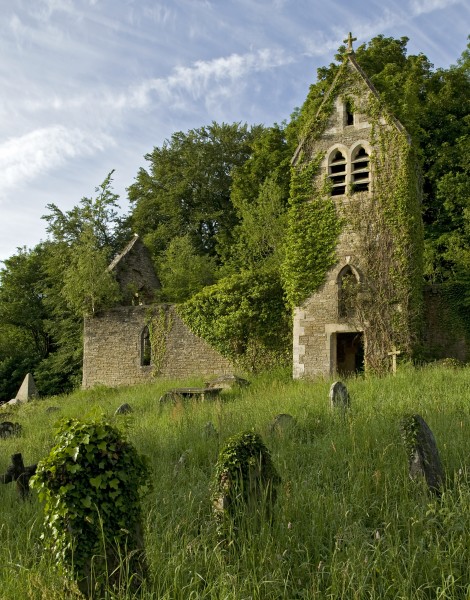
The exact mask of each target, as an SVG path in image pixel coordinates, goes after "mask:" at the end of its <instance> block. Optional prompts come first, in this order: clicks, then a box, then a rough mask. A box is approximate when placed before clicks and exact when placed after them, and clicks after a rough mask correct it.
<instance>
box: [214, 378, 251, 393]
mask: <svg viewBox="0 0 470 600" xmlns="http://www.w3.org/2000/svg"><path fill="white" fill-rule="evenodd" d="M247 385H250V382H249V381H248V380H247V379H243V378H242V377H238V375H221V376H220V377H217V379H214V380H213V381H209V382H207V383H206V384H205V386H206V387H207V388H221V389H223V390H231V389H233V388H235V387H246V386H247Z"/></svg>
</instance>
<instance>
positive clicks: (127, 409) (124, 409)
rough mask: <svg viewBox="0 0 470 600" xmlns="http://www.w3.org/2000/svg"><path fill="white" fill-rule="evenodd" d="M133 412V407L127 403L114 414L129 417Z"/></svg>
mask: <svg viewBox="0 0 470 600" xmlns="http://www.w3.org/2000/svg"><path fill="white" fill-rule="evenodd" d="M131 412H134V411H133V410H132V406H131V405H130V404H128V403H127V402H125V403H124V404H121V406H118V407H117V408H116V411H115V413H114V414H115V415H128V414H130V413H131Z"/></svg>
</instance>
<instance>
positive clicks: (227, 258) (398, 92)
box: [0, 36, 470, 399]
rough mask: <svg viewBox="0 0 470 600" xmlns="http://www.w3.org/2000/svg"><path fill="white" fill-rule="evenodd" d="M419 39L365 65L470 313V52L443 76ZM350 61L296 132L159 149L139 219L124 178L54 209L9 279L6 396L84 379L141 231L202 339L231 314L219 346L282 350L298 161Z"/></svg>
mask: <svg viewBox="0 0 470 600" xmlns="http://www.w3.org/2000/svg"><path fill="white" fill-rule="evenodd" d="M407 43H408V39H407V38H405V37H403V38H400V39H394V38H391V37H385V36H377V37H375V38H373V39H372V40H371V41H370V42H369V43H367V44H363V45H361V46H359V47H358V48H357V50H356V59H357V61H358V63H359V64H360V65H361V67H362V68H363V69H364V71H365V73H366V74H367V76H368V77H369V79H370V80H371V82H372V83H373V84H374V86H375V87H376V88H377V90H378V91H379V94H380V95H381V96H382V98H383V100H384V102H385V104H386V105H387V106H388V107H389V108H390V110H391V112H392V113H393V114H394V115H395V116H396V117H397V118H398V119H399V120H400V121H401V122H402V123H403V125H404V126H405V127H406V129H407V131H408V132H409V133H410V134H411V136H412V139H413V141H414V144H415V146H416V149H417V154H418V156H419V160H420V161H421V166H422V182H423V189H424V203H423V219H424V225H425V268H424V277H425V279H426V280H427V281H429V282H437V283H444V284H445V285H446V286H447V287H448V289H449V290H450V292H451V293H452V294H451V295H452V298H453V301H454V302H455V305H456V307H457V308H458V310H460V311H461V312H462V314H464V316H465V315H467V316H468V315H470V252H469V250H468V248H469V242H470V185H469V163H470V161H469V159H470V151H469V140H470V116H469V115H470V110H469V108H470V50H469V48H470V47H469V48H467V49H466V50H465V51H464V52H463V54H462V56H461V57H460V59H459V60H458V61H457V62H456V64H455V65H453V66H451V67H450V68H448V69H435V68H434V67H433V65H432V64H431V63H430V62H429V60H428V59H427V58H426V56H424V55H423V54H417V55H409V54H408V53H407ZM344 52H345V48H344V47H340V48H339V50H338V54H337V55H336V57H335V62H333V63H331V64H330V65H329V66H326V67H322V68H320V69H318V73H317V74H318V77H317V81H316V83H314V84H313V85H312V86H311V87H310V90H309V94H308V97H307V99H306V101H305V103H304V104H303V106H302V107H301V108H297V109H295V110H294V111H293V114H292V117H291V120H290V122H289V123H287V124H286V123H284V124H282V125H276V124H275V125H273V126H262V125H254V126H251V127H249V126H248V125H246V124H244V125H242V124H240V123H233V124H225V123H222V124H217V123H215V122H213V123H212V124H210V125H208V126H204V127H200V128H198V129H192V130H190V131H188V132H187V133H184V132H177V133H175V134H173V135H172V136H171V138H170V139H169V140H166V141H165V142H164V143H163V144H162V146H161V147H155V148H154V149H153V151H152V152H150V153H149V154H147V155H146V156H145V159H146V161H147V169H144V168H142V169H140V171H139V172H138V173H137V176H136V179H135V182H134V183H133V184H132V185H130V187H129V189H128V194H129V200H130V203H131V212H130V215H129V216H128V218H127V220H123V219H121V218H119V217H118V198H117V196H116V195H115V194H114V193H113V191H112V173H110V174H109V175H108V177H107V178H106V179H105V181H104V182H103V183H102V184H101V186H99V187H98V188H97V189H96V192H97V193H96V196H95V197H93V198H83V199H82V200H81V201H80V203H79V204H78V205H77V206H75V207H74V208H73V209H72V210H70V211H68V212H62V211H61V210H60V209H59V208H58V207H57V206H56V205H55V204H49V205H48V206H47V210H48V213H47V215H46V216H45V217H44V218H45V219H46V220H47V222H48V233H49V236H50V239H49V241H47V242H44V243H42V244H40V245H39V246H37V247H36V248H34V249H32V250H27V249H21V250H18V252H17V254H15V255H14V256H12V257H10V258H9V259H7V260H6V261H5V262H4V266H3V269H2V270H1V272H0V334H1V337H0V398H4V399H8V397H9V396H11V395H12V394H13V393H14V392H15V391H16V389H17V387H18V385H19V383H21V379H22V376H24V372H25V370H33V371H34V374H35V376H36V378H37V379H38V385H39V387H40V391H42V392H43V393H55V392H58V391H62V390H65V389H70V387H71V386H73V385H75V384H77V382H78V381H79V378H80V365H81V328H82V315H83V313H84V312H91V313H93V311H95V310H97V309H98V308H99V307H100V306H106V305H107V303H110V302H112V301H113V300H114V299H115V298H116V288H115V286H114V285H113V282H112V280H110V278H109V277H108V276H106V275H104V273H105V269H104V266H105V265H106V263H108V262H109V261H110V260H111V258H112V257H113V256H114V255H115V254H116V253H117V252H118V251H120V250H121V249H122V248H123V246H124V244H125V242H126V241H128V239H129V237H130V231H136V232H137V233H139V234H140V235H141V236H142V237H143V239H144V242H145V243H146V245H147V247H148V248H149V249H150V251H151V253H152V256H153V259H154V261H155V266H156V270H157V273H158V275H159V277H160V279H161V281H162V284H163V286H162V290H161V292H160V294H161V299H162V300H165V301H170V302H171V301H176V302H185V301H189V302H190V303H191V299H192V298H195V300H194V302H193V304H189V305H188V306H190V305H191V306H192V305H194V306H193V307H194V309H195V310H199V309H198V308H197V307H199V308H201V307H202V308H201V311H202V312H200V313H198V314H196V313H195V314H194V315H193V317H192V320H193V321H198V322H199V325H198V327H199V328H201V331H202V330H203V329H208V327H207V326H208V325H209V322H210V319H215V318H218V319H219V322H217V323H213V331H217V332H218V334H217V336H218V341H217V344H222V345H223V343H225V342H223V341H221V340H222V337H223V336H225V335H226V337H227V343H228V344H229V345H230V353H233V349H234V348H236V347H237V344H238V348H239V350H240V353H241V355H244V356H245V359H246V360H245V362H246V363H247V364H248V362H249V354H250V352H251V351H250V350H249V349H250V348H258V349H259V348H267V347H269V348H270V349H271V350H272V349H274V348H277V349H279V348H280V344H281V343H284V342H283V341H282V342H281V340H285V339H286V334H288V332H289V327H290V325H289V312H288V309H287V308H286V307H285V305H284V294H285V290H284V289H283V287H282V286H281V285H280V284H279V282H280V281H281V277H280V274H281V265H282V263H283V260H284V248H285V240H286V236H285V232H286V229H287V226H286V223H287V206H288V201H289V188H290V185H291V170H290V158H291V156H292V155H293V152H294V150H295V147H296V145H297V143H298V141H299V140H301V139H303V138H304V137H305V133H306V130H307V128H308V127H311V119H312V115H315V114H316V112H317V110H318V108H319V107H320V106H321V104H322V102H323V100H324V98H325V94H326V93H327V90H328V89H329V87H330V86H331V84H332V82H333V81H334V79H335V76H336V74H337V73H338V69H339V65H340V63H341V61H342V60H343V57H344ZM269 282H271V283H269ZM268 283H269V284H268ZM263 294H264V296H263ZM244 295H245V296H246V298H245V301H243V296H244ZM215 299H217V302H220V304H219V305H216V304H214V302H216V300H215ZM211 303H212V304H211ZM270 303H274V305H275V307H276V311H275V312H276V314H277V315H278V324H279V326H280V327H279V328H276V329H275V331H276V335H277V336H278V338H277V339H278V341H279V344H278V345H276V343H275V341H274V340H273V339H272V337H271V338H269V342H268V341H267V338H266V335H265V334H266V332H265V331H264V330H263V327H266V328H269V327H271V326H272V323H271V322H270V320H269V319H267V320H266V319H265V318H264V317H262V318H261V317H260V318H259V319H258V318H257V316H256V315H257V313H256V311H262V310H263V306H270ZM209 304H210V306H211V310H208V309H207V306H209ZM204 311H205V313H206V317H205V319H206V323H203V320H204ZM183 312H184V311H183ZM260 314H261V312H260ZM263 314H264V315H265V316H266V314H265V313H263ZM216 315H219V316H218V317H216ZM255 325H256V327H255ZM240 328H241V329H240ZM248 330H250V331H251V333H250V334H249V335H248V334H247V333H246V332H247V331H248ZM223 332H225V333H223ZM222 334H223V335H222ZM247 335H248V337H247ZM253 336H254V337H253ZM229 340H230V341H229ZM214 343H216V342H214ZM271 350H270V351H271ZM276 352H277V350H276ZM258 354H259V355H260V352H258ZM261 354H262V353H261ZM268 354H269V352H268ZM268 362H269V361H267V363H268ZM267 363H266V364H267ZM18 382H19V383H18Z"/></svg>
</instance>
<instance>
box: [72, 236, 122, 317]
mask: <svg viewBox="0 0 470 600" xmlns="http://www.w3.org/2000/svg"><path fill="white" fill-rule="evenodd" d="M108 264H109V252H108V251H107V250H106V248H99V247H97V239H96V237H95V235H94V233H93V230H92V227H91V226H88V227H86V228H85V229H83V231H82V233H81V235H80V238H79V240H78V242H76V243H75V244H74V246H73V254H72V257H71V261H70V266H69V268H68V269H67V271H66V273H65V275H64V286H63V288H62V295H63V297H64V298H65V300H66V302H67V304H68V305H69V307H70V308H71V309H72V310H73V311H74V312H76V314H77V315H80V316H82V315H94V314H95V312H96V311H97V310H100V309H104V308H108V307H110V306H112V305H113V304H115V303H116V302H117V301H118V300H119V299H120V296H121V294H120V290H119V285H118V283H117V281H116V279H115V278H114V277H113V276H112V274H111V273H110V272H109V271H108V268H107V267H108Z"/></svg>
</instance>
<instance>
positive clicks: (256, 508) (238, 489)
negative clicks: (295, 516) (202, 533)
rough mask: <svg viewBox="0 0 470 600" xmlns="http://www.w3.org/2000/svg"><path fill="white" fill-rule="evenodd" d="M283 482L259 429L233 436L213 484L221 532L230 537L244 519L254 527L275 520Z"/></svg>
mask: <svg viewBox="0 0 470 600" xmlns="http://www.w3.org/2000/svg"><path fill="white" fill-rule="evenodd" d="M280 482H281V478H280V477H279V475H278V473H277V471H276V468H275V466H274V464H273V462H272V460H271V455H270V453H269V450H268V449H267V448H266V446H265V445H264V443H263V440H262V439H261V437H260V436H259V435H258V434H257V433H255V432H253V431H245V432H243V433H239V434H237V435H234V436H233V437H231V438H229V439H228V440H227V441H226V443H225V445H224V446H223V448H222V449H221V451H220V454H219V458H218V461H217V464H216V468H215V475H214V480H213V485H212V503H213V510H214V516H215V519H216V522H217V526H218V531H219V534H220V535H221V536H224V537H227V536H228V535H229V534H230V531H232V532H233V531H237V530H238V529H239V527H240V525H241V523H242V522H245V524H246V525H247V526H248V527H250V525H251V526H256V525H257V524H259V523H260V522H261V521H262V520H268V521H269V520H271V518H272V513H273V507H274V504H275V502H276V497H277V490H276V488H277V486H278V485H279V483H280Z"/></svg>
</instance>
